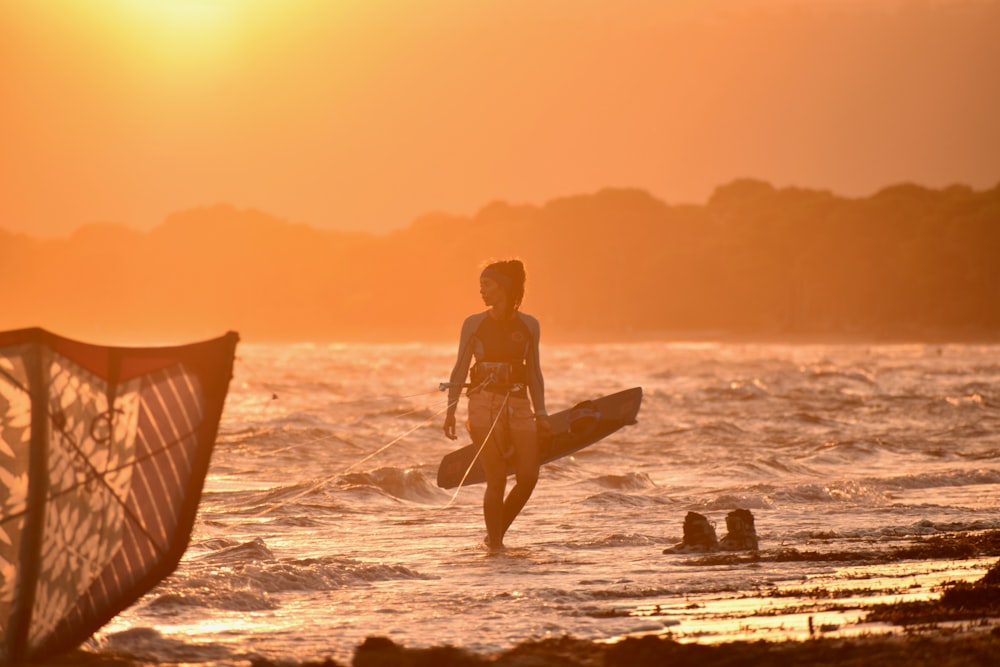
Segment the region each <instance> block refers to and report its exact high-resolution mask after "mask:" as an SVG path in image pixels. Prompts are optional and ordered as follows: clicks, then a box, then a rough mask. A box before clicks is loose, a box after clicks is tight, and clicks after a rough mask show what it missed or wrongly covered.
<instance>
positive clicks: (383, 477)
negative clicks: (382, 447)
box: [337, 467, 443, 504]
mask: <svg viewBox="0 0 1000 667" xmlns="http://www.w3.org/2000/svg"><path fill="white" fill-rule="evenodd" d="M337 485H338V487H339V488H340V489H342V490H344V491H349V492H356V491H358V490H362V491H376V492H377V493H379V494H381V495H384V496H387V497H390V498H394V499H397V500H408V501H412V502H419V503H435V504H436V503H438V502H440V500H441V498H442V497H443V496H442V491H441V489H439V488H438V486H437V485H436V484H432V483H431V482H429V481H428V480H427V478H426V477H424V474H423V473H422V472H421V471H420V470H417V469H415V468H391V467H390V468H379V469H378V470H373V471H372V472H367V473H350V474H347V475H342V476H341V477H340V478H339V479H338V481H337Z"/></svg>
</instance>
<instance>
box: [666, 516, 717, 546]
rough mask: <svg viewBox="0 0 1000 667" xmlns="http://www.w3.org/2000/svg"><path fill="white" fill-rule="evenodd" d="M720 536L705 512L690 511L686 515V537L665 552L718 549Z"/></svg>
mask: <svg viewBox="0 0 1000 667" xmlns="http://www.w3.org/2000/svg"><path fill="white" fill-rule="evenodd" d="M718 550H719V538H718V537H716V535H715V526H713V525H712V524H711V523H709V521H708V519H707V518H705V516H704V515H703V514H698V513H697V512H688V513H687V516H685V517H684V539H683V541H682V542H681V543H680V544H676V545H674V546H672V547H668V548H667V549H664V550H663V553H665V554H691V553H704V552H706V551H718Z"/></svg>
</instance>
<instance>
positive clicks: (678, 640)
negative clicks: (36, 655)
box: [38, 530, 1000, 667]
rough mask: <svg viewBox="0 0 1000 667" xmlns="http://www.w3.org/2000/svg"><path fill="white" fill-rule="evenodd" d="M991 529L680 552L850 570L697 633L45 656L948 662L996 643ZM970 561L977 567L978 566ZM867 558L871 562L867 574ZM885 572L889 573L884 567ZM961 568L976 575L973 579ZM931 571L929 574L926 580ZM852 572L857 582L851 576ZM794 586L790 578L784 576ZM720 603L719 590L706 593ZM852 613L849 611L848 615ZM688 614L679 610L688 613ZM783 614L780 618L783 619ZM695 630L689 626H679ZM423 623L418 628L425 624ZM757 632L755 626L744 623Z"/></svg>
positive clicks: (118, 660)
mask: <svg viewBox="0 0 1000 667" xmlns="http://www.w3.org/2000/svg"><path fill="white" fill-rule="evenodd" d="M998 556H1000V530H987V531H980V532H977V533H974V534H969V535H964V536H960V535H954V534H953V535H949V536H936V537H931V538H926V539H921V540H917V543H916V544H914V545H911V546H908V547H900V548H894V549H891V550H889V551H888V552H886V551H882V552H870V551H867V550H860V551H829V552H818V551H797V550H794V549H780V550H776V551H770V550H769V551H765V552H761V553H753V552H751V553H746V552H744V553H730V554H719V553H714V554H697V555H692V557H690V558H688V559H687V562H686V564H687V565H690V566H692V567H693V568H701V569H702V570H706V569H707V568H711V567H713V566H726V565H734V564H736V565H739V566H744V567H745V566H747V565H752V564H754V563H766V562H769V561H788V560H792V561H807V562H810V563H815V564H826V565H829V564H844V565H846V566H850V567H852V568H856V572H855V574H856V577H855V578H851V579H849V580H847V581H845V582H843V583H838V584H833V585H827V586H816V587H812V588H802V587H794V586H793V587H790V588H785V589H777V588H776V589H772V590H770V591H757V592H756V593H755V594H753V595H749V596H746V595H744V596H742V597H740V596H736V597H733V598H729V599H728V602H729V603H732V601H733V600H736V599H738V600H740V601H741V602H744V603H748V604H747V605H745V606H744V607H743V608H739V609H737V608H735V607H733V608H731V613H732V617H731V618H729V619H728V621H729V622H731V623H735V624H736V625H737V626H738V627H739V628H741V629H742V630H743V631H742V632H732V631H722V632H718V630H720V629H721V628H719V627H718V623H717V621H716V630H717V634H716V635H715V636H713V635H712V634H711V633H705V634H701V633H700V632H698V630H697V629H696V626H697V622H696V621H692V622H691V623H690V624H687V625H688V626H690V627H685V631H684V632H681V631H680V628H681V625H682V624H681V623H680V622H678V623H677V624H676V625H669V624H668V625H666V626H665V627H663V628H662V629H661V630H659V631H653V632H649V633H641V634H640V633H636V634H631V635H627V636H619V637H610V638H606V639H579V638H576V637H572V636H562V637H547V638H544V639H532V640H525V641H522V642H520V643H518V644H517V645H515V646H513V647H511V648H509V649H506V650H501V651H490V652H486V651H483V652H476V651H474V650H471V649H467V648H463V647H459V646H453V645H429V646H425V647H415V648H408V647H406V646H404V645H401V644H397V643H396V642H395V641H393V640H392V639H390V638H388V637H385V636H381V635H379V634H378V632H377V631H375V632H373V633H372V634H370V635H368V636H367V638H366V639H365V640H364V641H363V642H362V643H361V644H360V645H358V646H356V647H355V648H354V650H353V655H352V656H351V658H350V659H349V660H347V661H344V660H345V657H344V656H343V655H341V656H338V658H336V659H335V658H332V657H324V658H322V659H318V660H305V661H300V660H294V659H282V658H274V657H263V656H261V655H260V654H257V653H255V652H254V651H253V650H247V651H246V652H240V651H238V650H237V651H234V652H231V653H229V655H228V656H225V657H223V656H222V655H219V654H216V655H215V656H214V657H212V658H210V657H209V655H201V656H198V657H196V656H195V655H193V654H188V655H187V657H186V658H185V659H184V660H179V656H174V657H173V659H170V658H166V657H165V656H164V655H157V654H156V653H155V652H154V653H152V654H149V655H145V656H140V655H134V654H128V653H124V652H117V651H114V650H113V649H112V648H111V647H109V646H104V647H95V646H93V645H91V646H90V647H89V649H88V648H80V649H77V650H76V651H74V652H71V653H68V654H66V655H63V656H60V657H58V658H56V659H54V660H53V661H47V662H45V663H38V664H45V665H50V666H51V667H107V666H109V665H113V666H114V667H138V666H139V665H143V666H146V665H176V664H179V663H180V662H183V663H185V664H199V663H202V664H212V665H213V666H222V665H226V666H229V665H234V666H235V665H240V666H247V667H338V666H341V667H346V666H347V665H351V666H352V667H425V666H426V667H485V666H487V665H493V666H494V667H542V666H548V665H552V666H558V667H646V666H648V667H653V666H660V665H697V667H716V666H717V667H723V666H733V665H744V664H752V665H755V666H756V665H774V666H775V667H787V666H788V665H790V664H803V665H805V664H808V665H819V666H829V667H840V666H847V665H853V666H861V665H864V666H867V665H872V666H874V665H885V664H890V662H895V661H902V660H905V661H906V663H905V664H907V665H909V666H914V665H915V666H918V667H919V666H924V665H926V666H927V667H951V666H953V665H954V666H958V665H962V666H964V665H984V666H985V665H992V664H995V660H996V656H997V655H1000V560H996V559H997V557H998ZM970 561H979V562H980V565H979V566H978V568H976V570H977V574H975V575H971V576H969V575H966V580H964V581H963V580H961V578H958V579H956V578H955V577H954V572H956V571H957V568H955V567H949V566H956V565H962V566H964V567H968V565H969V564H970ZM916 564H921V565H922V566H923V569H924V570H925V574H926V573H928V572H934V573H935V574H933V575H931V579H930V580H924V583H922V584H921V583H918V581H919V579H920V576H921V575H920V574H919V573H918V570H920V569H921V568H920V567H915V565H916ZM887 566H890V567H894V568H900V567H902V568H903V571H904V572H905V575H904V578H905V579H907V580H908V581H910V582H911V583H909V584H908V585H907V589H914V590H907V589H894V590H895V592H894V593H893V594H892V595H890V596H887V595H885V594H884V591H883V592H880V591H878V590H877V587H878V584H877V582H875V581H873V580H871V579H866V577H870V576H871V573H870V572H866V571H865V568H866V567H871V568H886V567H887ZM982 567H986V568H987V569H986V573H985V574H984V575H982V576H979V574H978V573H979V572H982ZM877 573H878V570H877V569H876V574H877ZM896 576H897V577H898V576H899V575H896ZM972 576H975V577H976V578H975V579H973V578H972ZM933 577H937V580H936V582H935V581H934V580H933ZM859 583H861V584H862V585H863V586H864V587H865V588H862V589H858V588H855V586H856V585H858V584H859ZM796 586H797V585H796ZM716 602H717V603H720V604H721V605H722V606H723V607H725V606H726V603H727V600H726V599H721V598H720V599H716ZM711 604H712V603H711V602H706V601H705V600H704V599H703V600H701V601H700V602H699V600H698V598H696V597H692V596H685V597H683V598H678V599H676V600H673V601H672V602H671V604H670V605H669V607H670V608H667V607H664V608H663V609H660V607H659V605H658V606H657V608H656V609H655V610H652V611H651V610H643V609H638V608H627V607H626V608H611V609H605V610H604V612H602V613H610V614H615V613H619V614H630V615H651V616H658V615H663V616H664V617H670V618H677V617H683V616H684V615H685V614H689V615H690V618H691V619H694V618H695V617H697V615H699V614H702V613H706V614H709V615H712V614H714V615H715V616H718V611H717V610H716V611H715V612H713V611H712V610H710V609H708V608H707V607H709V606H711ZM852 619H853V620H852ZM689 620H690V619H689ZM790 623H791V624H793V625H794V627H790V626H789V625H788V624H790ZM692 627H694V628H695V630H694V631H693V632H692V631H691V628H692ZM431 631H432V630H431V629H429V630H428V632H431ZM757 634H759V635H760V636H759V638H757V637H755V635H757Z"/></svg>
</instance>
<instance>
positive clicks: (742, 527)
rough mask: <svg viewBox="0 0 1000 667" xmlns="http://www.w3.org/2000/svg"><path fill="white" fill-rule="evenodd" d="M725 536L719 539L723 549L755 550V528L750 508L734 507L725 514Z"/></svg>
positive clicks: (720, 546)
mask: <svg viewBox="0 0 1000 667" xmlns="http://www.w3.org/2000/svg"><path fill="white" fill-rule="evenodd" d="M726 530H727V531H728V532H727V533H726V536H725V537H723V538H722V539H721V540H719V548H720V549H722V550H723V551H744V550H749V551H757V529H756V528H754V523H753V514H752V513H751V512H750V510H745V509H735V510H733V511H732V512H730V513H729V514H727V515H726Z"/></svg>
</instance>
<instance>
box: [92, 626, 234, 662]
mask: <svg viewBox="0 0 1000 667" xmlns="http://www.w3.org/2000/svg"><path fill="white" fill-rule="evenodd" d="M91 642H92V643H91V645H92V646H94V647H96V648H97V649H99V650H101V651H108V652H112V653H115V654H125V655H128V656H131V657H132V658H133V659H135V660H137V661H141V662H144V663H148V664H153V665H157V664H161V663H190V664H198V663H211V662H213V661H222V660H227V659H230V658H232V657H233V652H232V651H230V650H229V649H228V648H226V647H225V646H221V645H218V644H204V643H188V642H185V641H181V640H178V639H172V638H169V637H164V636H163V635H161V634H160V633H159V631H157V630H155V629H154V628H148V627H138V628H129V629H128V630H124V631H122V632H115V633H111V634H107V635H103V636H102V637H101V638H100V639H99V640H98V639H94V640H91Z"/></svg>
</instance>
